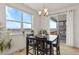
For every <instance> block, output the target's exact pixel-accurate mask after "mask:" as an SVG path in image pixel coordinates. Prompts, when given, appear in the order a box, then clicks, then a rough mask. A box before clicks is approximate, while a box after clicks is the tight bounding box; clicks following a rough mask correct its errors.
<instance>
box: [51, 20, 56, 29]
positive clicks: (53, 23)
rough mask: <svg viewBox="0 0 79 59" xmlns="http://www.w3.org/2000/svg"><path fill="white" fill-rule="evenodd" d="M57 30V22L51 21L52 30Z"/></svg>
mask: <svg viewBox="0 0 79 59" xmlns="http://www.w3.org/2000/svg"><path fill="white" fill-rule="evenodd" d="M56 28H57V24H56V22H55V21H53V20H50V29H56Z"/></svg>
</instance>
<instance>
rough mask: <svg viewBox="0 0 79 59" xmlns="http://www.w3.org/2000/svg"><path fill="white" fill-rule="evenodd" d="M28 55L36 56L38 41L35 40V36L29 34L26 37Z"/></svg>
mask: <svg viewBox="0 0 79 59" xmlns="http://www.w3.org/2000/svg"><path fill="white" fill-rule="evenodd" d="M31 50H32V51H31ZM30 51H31V52H30ZM32 52H33V53H32ZM26 54H27V55H28V54H32V55H35V54H36V40H35V36H34V35H33V34H27V37H26Z"/></svg>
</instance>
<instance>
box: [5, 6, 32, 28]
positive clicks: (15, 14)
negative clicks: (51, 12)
mask: <svg viewBox="0 0 79 59" xmlns="http://www.w3.org/2000/svg"><path fill="white" fill-rule="evenodd" d="M22 16H23V17H22ZM6 19H7V20H13V21H19V22H20V21H21V19H23V22H26V23H23V27H24V28H31V24H29V23H31V21H32V15H30V14H27V13H24V12H22V11H19V10H17V9H15V8H10V7H7V6H6ZM19 22H12V21H7V22H6V28H8V29H19V28H21V23H19Z"/></svg>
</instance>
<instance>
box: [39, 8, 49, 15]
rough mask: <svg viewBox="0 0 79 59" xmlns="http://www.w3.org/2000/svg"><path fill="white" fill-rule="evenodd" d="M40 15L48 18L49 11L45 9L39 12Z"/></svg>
mask: <svg viewBox="0 0 79 59" xmlns="http://www.w3.org/2000/svg"><path fill="white" fill-rule="evenodd" d="M38 15H40V16H47V15H48V9H47V8H44V9H41V10H39V11H38Z"/></svg>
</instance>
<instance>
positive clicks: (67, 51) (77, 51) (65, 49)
mask: <svg viewBox="0 0 79 59" xmlns="http://www.w3.org/2000/svg"><path fill="white" fill-rule="evenodd" d="M60 52H61V55H79V48H73V47H69V46H66V45H65V44H61V45H60ZM25 54H26V50H25V49H23V50H20V51H17V52H15V53H13V54H12V55H25Z"/></svg>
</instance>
